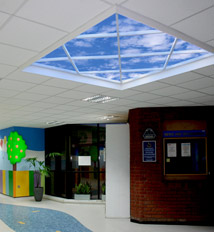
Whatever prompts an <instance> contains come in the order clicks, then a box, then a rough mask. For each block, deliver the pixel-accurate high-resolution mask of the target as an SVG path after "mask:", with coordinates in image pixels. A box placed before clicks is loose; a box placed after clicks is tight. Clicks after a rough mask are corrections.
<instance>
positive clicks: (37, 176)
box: [26, 157, 50, 201]
mask: <svg viewBox="0 0 214 232" xmlns="http://www.w3.org/2000/svg"><path fill="white" fill-rule="evenodd" d="M26 161H27V162H28V163H30V167H33V168H34V198H35V200H36V201H41V200H42V198H43V187H41V176H42V175H43V176H47V177H48V176H49V174H50V168H49V167H47V166H45V161H39V160H37V158H36V157H33V158H27V159H26Z"/></svg>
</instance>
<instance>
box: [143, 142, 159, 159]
mask: <svg viewBox="0 0 214 232" xmlns="http://www.w3.org/2000/svg"><path fill="white" fill-rule="evenodd" d="M143 162H156V141H143Z"/></svg>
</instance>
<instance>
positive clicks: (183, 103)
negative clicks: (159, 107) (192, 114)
mask: <svg viewBox="0 0 214 232" xmlns="http://www.w3.org/2000/svg"><path fill="white" fill-rule="evenodd" d="M201 105H203V104H201V103H195V102H189V101H176V102H171V103H169V104H168V106H173V107H176V106H201Z"/></svg>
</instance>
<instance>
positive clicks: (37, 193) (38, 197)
mask: <svg viewBox="0 0 214 232" xmlns="http://www.w3.org/2000/svg"><path fill="white" fill-rule="evenodd" d="M42 197H43V187H38V188H36V187H35V188H34V198H35V201H41V200H42Z"/></svg>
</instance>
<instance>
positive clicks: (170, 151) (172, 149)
mask: <svg viewBox="0 0 214 232" xmlns="http://www.w3.org/2000/svg"><path fill="white" fill-rule="evenodd" d="M167 157H177V144H176V143H167Z"/></svg>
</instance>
